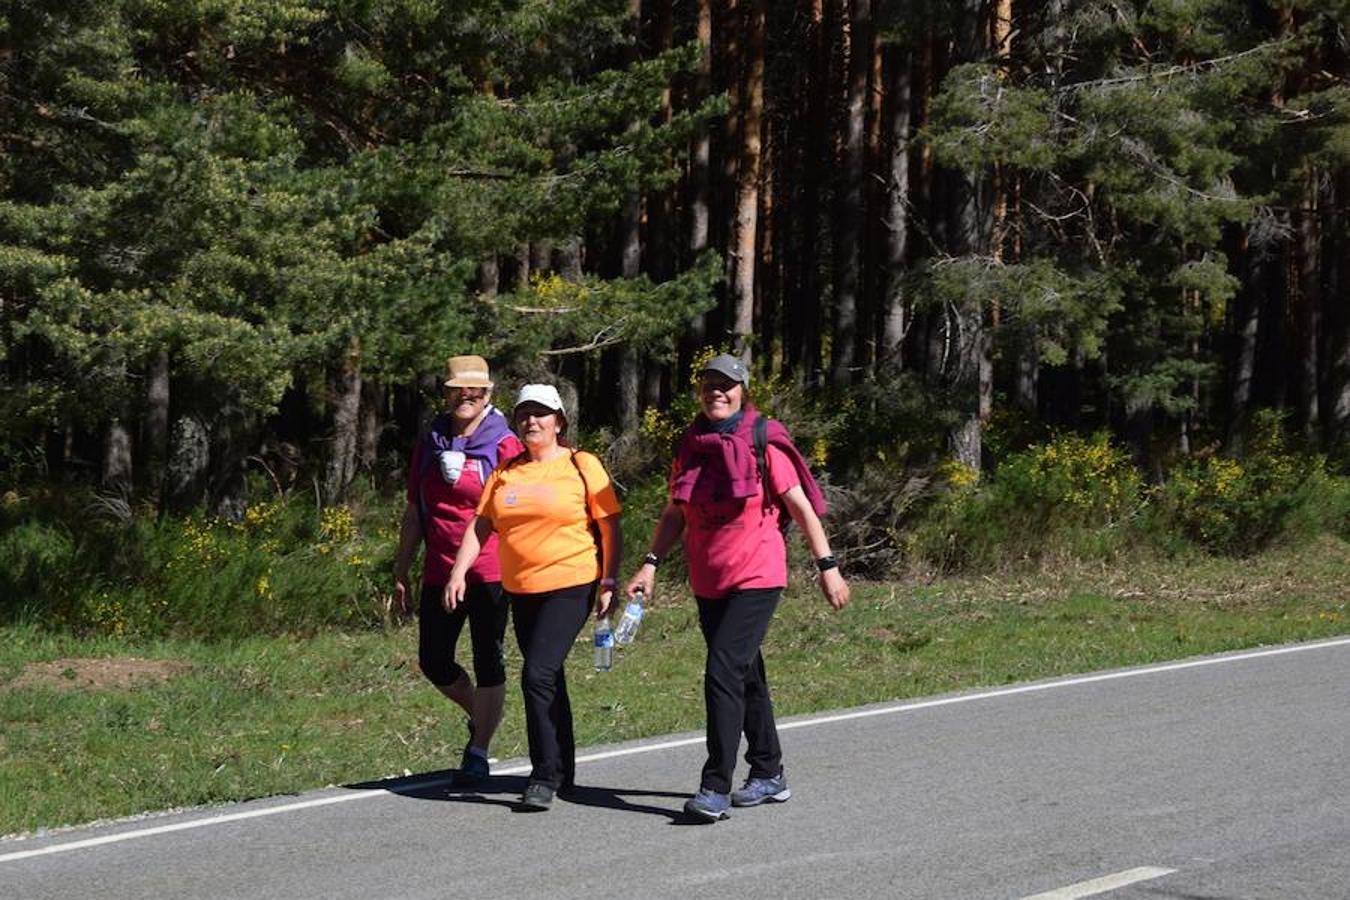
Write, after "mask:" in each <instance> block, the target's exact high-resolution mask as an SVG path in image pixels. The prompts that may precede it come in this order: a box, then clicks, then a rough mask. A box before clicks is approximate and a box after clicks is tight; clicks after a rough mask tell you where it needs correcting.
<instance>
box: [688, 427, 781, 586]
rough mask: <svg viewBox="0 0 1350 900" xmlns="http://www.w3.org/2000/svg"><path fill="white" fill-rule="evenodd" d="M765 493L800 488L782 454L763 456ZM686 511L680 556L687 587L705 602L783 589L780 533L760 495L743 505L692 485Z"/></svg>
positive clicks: (769, 451) (775, 514)
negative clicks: (744, 592)
mask: <svg viewBox="0 0 1350 900" xmlns="http://www.w3.org/2000/svg"><path fill="white" fill-rule="evenodd" d="M765 464H766V466H767V468H768V470H769V471H768V477H769V490H770V493H771V495H772V496H778V495H780V494H782V493H784V492H785V491H789V490H791V489H792V488H794V487H796V486H797V485H798V484H800V481H799V480H798V478H797V470H796V468H794V467H793V465H792V460H790V459H788V458H787V456H786V455H785V454H784V453H783V451H781V450H779V449H777V448H775V447H772V446H770V447H768V448H766V451H765ZM682 508H683V511H684V555H685V559H686V561H687V562H688V565H689V585H690V586H691V587H692V588H693V589H694V595H695V596H697V597H703V598H704V599H717V598H721V597H725V596H726V595H727V594H730V593H731V592H733V591H738V590H753V589H757V588H781V587H786V586H787V547H786V546H785V545H784V543H783V533H782V531H780V530H779V528H778V521H779V516H780V514H781V513H780V512H779V508H778V504H777V503H774V502H772V501H770V502H769V503H768V504H767V508H766V505H765V498H764V492H763V491H761V492H760V493H758V494H756V495H755V496H753V497H746V498H744V499H741V500H714V499H712V496H711V484H710V483H708V482H703V481H700V482H698V483H696V484H695V485H694V491H693V493H692V495H691V496H690V497H689V502H688V503H685V504H684V505H683V507H682Z"/></svg>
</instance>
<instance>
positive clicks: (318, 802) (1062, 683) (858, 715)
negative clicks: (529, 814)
mask: <svg viewBox="0 0 1350 900" xmlns="http://www.w3.org/2000/svg"><path fill="white" fill-rule="evenodd" d="M1346 645H1350V637H1345V638H1337V639H1335V640H1330V641H1318V642H1314V643H1306V644H1293V645H1290V646H1285V647H1275V648H1272V649H1269V650H1251V651H1246V652H1241V653H1233V654H1229V655H1227V656H1214V657H1206V658H1204V659H1195V660H1190V661H1187V662H1179V663H1164V664H1161V665H1157V666H1148V667H1145V668H1140V669H1125V670H1122V671H1119V672H1104V673H1101V674H1098V675H1082V676H1075V677H1071V678H1063V679H1059V680H1056V681H1044V682H1037V683H1035V684H1022V685H1016V686H1014V687H1008V688H998V689H996V690H991V691H979V692H977V693H973V694H958V695H956V696H953V697H942V698H939V699H937V700H921V701H918V702H915V703H901V704H897V705H893V706H881V707H875V708H873V709H861V710H855V711H853V712H846V713H838V714H834V715H823V716H812V717H808V718H802V719H794V720H793V721H791V722H780V723H779V724H778V730H779V731H788V730H791V729H794V728H807V727H811V726H815V725H829V724H832V723H834V722H847V721H849V720H851V719H867V718H871V717H873V716H887V715H894V714H897V713H907V712H913V711H915V710H920V709H931V708H933V707H938V706H952V705H955V704H958V703H971V702H973V701H976V700H993V699H997V698H1000V697H1011V696H1014V695H1017V694H1030V693H1036V692H1039V691H1048V690H1053V689H1055V688H1064V687H1075V686H1077V685H1080V684H1094V683H1096V682H1099V681H1116V680H1119V679H1123V678H1138V677H1141V676H1144V675H1158V674H1163V673H1166V672H1177V671H1181V670H1183V669H1195V668H1200V667H1202V666H1215V665H1221V664H1224V663H1235V662H1244V661H1246V660H1251V659H1262V658H1265V657H1269V656H1283V655H1285V654H1288V653H1303V652H1306V651H1310V650H1326V649H1330V648H1333V647H1343V646H1346ZM703 742H704V738H703V737H702V736H699V737H693V738H680V739H677V740H672V741H659V742H657V743H653V744H639V745H637V746H634V747H620V748H618V749H616V750H604V751H600V752H598V753H587V754H583V755H581V756H578V757H577V762H578V763H589V762H597V761H599V760H603V759H613V758H615V757H619V756H636V755H637V754H639V753H652V752H655V751H657V750H671V749H674V748H677V747H689V746H692V745H694V744H702V743H703ZM529 770H530V767H529V766H528V765H521V766H514V767H512V768H508V769H495V770H493V772H494V774H496V775H522V774H524V773H526V772H528V771H529ZM449 782H450V776H444V775H443V776H439V777H437V778H430V779H427V780H426V781H411V782H408V781H405V782H403V783H401V784H400V786H399V790H400V791H404V792H406V791H409V790H425V789H427V788H433V787H438V786H440V785H442V784H448V783H449ZM391 793H393V792H392V791H390V790H388V789H386V788H370V789H366V790H354V791H353V792H352V793H350V794H338V795H336V796H330V797H319V798H316V799H313V800H301V801H297V802H295V803H283V804H279V805H277V806H268V807H266V808H264V809H254V810H248V811H246V812H235V813H225V814H222V815H217V816H207V817H205V818H201V819H193V820H191V821H188V822H175V823H173V824H170V825H157V826H153V827H151V828H141V829H137V830H135V831H123V832H119V833H117V834H109V835H103V836H102V837H96V838H85V839H83V840H77V841H69V842H67V843H63V844H51V845H49V846H46V847H39V848H37V849H34V850H19V851H16V852H12V853H5V854H0V863H6V862H16V861H18V860H21V859H29V858H32V857H34V856H46V855H48V854H51V853H64V852H66V851H69V850H82V849H85V848H87V847H98V846H102V845H104V844H115V843H119V842H121V841H130V840H134V839H135V838H143V837H153V836H154V835H157V834H168V833H170V832H174V831H188V830H190V829H193V828H204V827H206V826H208V825H223V824H225V823H227V822H238V821H241V820H244V819H258V818H262V817H264V816H275V815H280V814H281V813H286V812H294V811H296V810H301V809H310V808H312V807H316V806H331V805H333V804H336V803H348V802H351V801H354V800H369V799H372V798H375V797H387V796H390V794H391ZM1083 896H1086V895H1083Z"/></svg>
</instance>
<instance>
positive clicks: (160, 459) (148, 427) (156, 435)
mask: <svg viewBox="0 0 1350 900" xmlns="http://www.w3.org/2000/svg"><path fill="white" fill-rule="evenodd" d="M144 452H145V463H146V469H145V472H146V477H147V480H148V482H149V484H150V486H151V488H152V490H154V491H156V492H158V491H159V489H160V487H161V485H162V484H163V482H164V463H165V461H166V460H168V458H169V351H167V350H160V351H159V352H158V353H156V354H155V355H154V356H153V357H151V359H150V370H149V371H148V372H147V373H146V383H145V445H144Z"/></svg>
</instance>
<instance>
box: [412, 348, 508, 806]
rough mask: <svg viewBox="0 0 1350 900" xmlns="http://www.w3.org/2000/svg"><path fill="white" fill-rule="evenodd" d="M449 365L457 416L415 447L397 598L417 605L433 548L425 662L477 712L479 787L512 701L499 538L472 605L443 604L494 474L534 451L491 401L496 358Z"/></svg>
mask: <svg viewBox="0 0 1350 900" xmlns="http://www.w3.org/2000/svg"><path fill="white" fill-rule="evenodd" d="M448 369H449V377H448V378H447V379H446V381H445V388H446V407H447V410H448V411H447V412H446V413H444V414H442V415H440V416H437V417H436V418H435V419H434V420H432V423H431V426H430V428H429V429H428V431H427V434H426V436H425V437H424V438H423V439H421V440H419V441H418V443H417V447H416V449H414V450H413V455H412V464H411V466H410V467H409V469H408V504H407V506H406V508H405V509H404V511H403V525H402V527H401V529H400V531H399V545H398V556H397V558H396V560H395V563H394V598H395V600H396V601H397V602H398V605H399V607H400V608H401V609H404V610H406V609H407V607H408V594H409V590H408V568H409V567H410V566H411V564H412V559H413V556H414V555H416V553H417V546H418V544H425V545H426V557H425V559H424V561H423V565H422V595H421V603H420V605H419V607H418V654H417V655H418V663H419V664H420V666H421V668H422V673H423V674H424V675H426V677H427V679H428V680H429V681H430V682H431V683H432V684H434V685H435V686H436V687H437V689H438V690H440V692H441V693H442V694H444V695H445V696H447V697H449V698H450V699H451V700H453V701H454V702H455V703H457V704H458V705H459V706H460V707H462V708H463V709H464V711H465V712H466V713H467V714H468V715H469V742H468V744H467V745H466V746H465V747H464V754H463V756H462V757H461V759H460V765H459V775H458V776H457V779H456V780H457V781H458V782H459V783H460V784H464V785H471V784H476V783H479V782H481V781H482V780H483V779H485V778H486V777H487V775H488V746H489V744H490V743H491V741H492V735H493V733H494V732H495V731H496V730H497V726H498V724H500V723H501V720H502V706H503V703H504V701H505V698H506V667H505V663H504V660H503V653H502V641H503V638H504V636H505V634H506V619H507V604H506V599H505V597H504V596H503V595H502V575H501V568H500V567H499V566H498V563H497V546H496V538H495V537H494V538H491V539H489V540H488V542H487V544H486V545H485V546H484V547H483V548H482V552H481V553H480V554H479V555H478V558H477V559H476V560H475V561H474V564H473V567H472V568H471V569H470V570H469V572H468V573H467V576H466V582H467V584H468V591H467V594H466V596H465V600H464V602H463V603H460V604H459V605H458V606H456V608H455V610H454V611H453V612H447V611H446V610H445V608H444V606H443V604H442V602H441V601H442V598H443V595H444V593H445V586H446V584H447V583H449V580H450V570H451V568H452V567H453V565H454V562H455V555H456V554H457V553H458V552H459V547H460V544H461V542H462V541H463V539H464V532H465V529H467V528H468V526H469V521H470V520H471V519H473V516H474V511H475V509H476V508H477V506H478V500H479V498H480V497H482V495H483V485H484V484H486V483H487V479H488V475H490V474H491V473H492V471H493V470H494V469H495V468H496V467H497V465H498V463H505V462H506V461H507V460H509V459H511V458H512V457H514V456H515V455H516V454H518V453H520V452H521V451H522V450H523V449H524V448H523V446H522V445H521V443H520V440H519V439H518V438H517V437H516V436H515V434H513V433H512V431H511V426H510V423H509V422H507V420H506V417H505V416H503V415H502V414H501V413H500V412H498V411H497V410H496V409H495V408H494V407H493V406H492V404H491V403H490V402H489V401H490V400H491V398H492V378H491V376H490V374H489V372H488V365H487V362H486V361H485V360H484V359H483V358H482V357H480V356H454V357H451V358H450V361H449V364H448ZM466 619H467V620H468V623H469V635H470V638H471V642H472V644H473V670H474V676H475V677H476V678H477V682H478V684H477V686H476V687H475V685H474V679H473V678H470V677H469V673H468V672H466V671H465V670H464V667H463V666H461V665H459V663H457V662H455V644H456V643H458V641H459V635H460V632H461V631H462V630H463V628H464V622H465V620H466Z"/></svg>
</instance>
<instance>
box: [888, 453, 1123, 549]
mask: <svg viewBox="0 0 1350 900" xmlns="http://www.w3.org/2000/svg"><path fill="white" fill-rule="evenodd" d="M938 477H939V480H940V482H941V483H943V484H945V486H946V490H945V493H944V494H943V495H942V497H941V498H940V499H939V500H938V501H937V503H935V504H934V506H933V507H932V508H931V509H930V510H929V511H928V513H927V515H925V517H924V519H923V521H922V522H921V523H920V524H919V525H918V527H916V529H915V531H914V533H913V534H912V535H911V537H910V541H909V547H910V551H911V554H912V556H913V557H914V558H915V559H916V560H918V561H922V562H926V563H928V564H929V565H933V566H935V567H936V568H938V569H939V570H940V571H955V570H959V569H969V568H974V569H981V568H991V567H998V566H1002V565H1007V564H1019V563H1028V562H1037V561H1040V560H1042V559H1045V558H1046V557H1052V556H1065V555H1067V556H1074V557H1086V558H1094V559H1096V558H1104V557H1110V556H1112V555H1114V554H1115V553H1117V552H1118V551H1119V550H1120V549H1121V548H1122V547H1123V546H1124V543H1125V540H1126V537H1127V535H1126V530H1127V529H1126V528H1125V527H1124V526H1125V525H1126V523H1127V522H1128V520H1129V519H1130V518H1131V517H1132V516H1133V515H1134V513H1135V512H1136V511H1137V510H1138V508H1139V505H1140V503H1141V499H1142V494H1143V485H1142V481H1141V479H1140V477H1139V473H1138V472H1137V471H1136V470H1135V468H1134V466H1133V465H1132V463H1131V461H1130V458H1129V454H1128V453H1127V452H1126V451H1124V450H1123V449H1121V448H1119V447H1116V446H1114V445H1113V444H1111V443H1110V441H1109V440H1108V438H1107V436H1106V435H1105V434H1098V435H1096V436H1095V437H1092V438H1083V437H1080V436H1078V435H1072V434H1069V435H1061V436H1059V437H1056V438H1055V439H1054V440H1052V441H1050V442H1048V443H1045V444H1038V445H1034V446H1032V447H1030V448H1028V449H1027V450H1024V451H1022V452H1020V453H1015V454H1013V455H1012V456H1010V457H1009V458H1008V459H1007V460H1006V461H1005V462H1003V463H1002V464H1001V465H1000V466H999V467H998V468H997V470H995V471H994V473H993V474H992V476H991V477H990V479H989V480H988V481H987V482H986V483H981V482H979V481H978V479H977V478H976V476H975V473H974V472H971V471H970V470H967V469H965V468H964V467H963V466H961V465H960V464H959V463H954V462H950V461H949V462H947V463H944V464H943V465H942V466H940V467H939V470H938Z"/></svg>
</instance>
